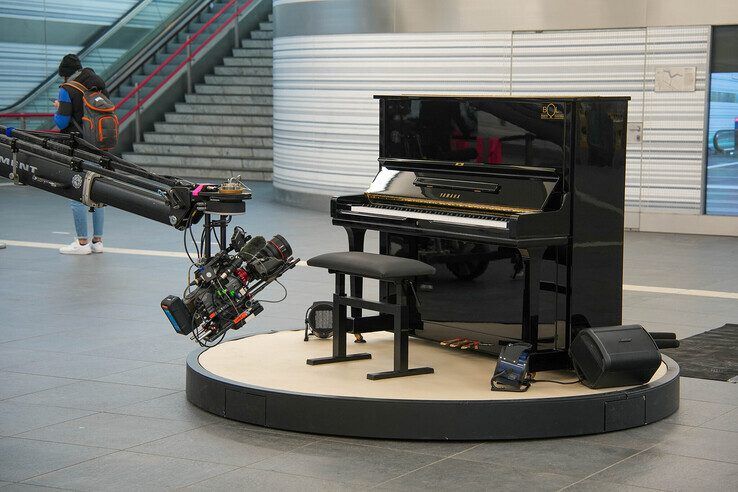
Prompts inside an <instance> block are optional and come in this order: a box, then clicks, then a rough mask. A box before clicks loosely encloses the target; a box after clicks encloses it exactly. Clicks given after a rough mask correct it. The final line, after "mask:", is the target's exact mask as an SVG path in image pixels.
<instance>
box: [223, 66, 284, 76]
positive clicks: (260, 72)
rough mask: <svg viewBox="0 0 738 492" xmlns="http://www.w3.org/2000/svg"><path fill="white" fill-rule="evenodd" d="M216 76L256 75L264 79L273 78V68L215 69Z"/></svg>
mask: <svg viewBox="0 0 738 492" xmlns="http://www.w3.org/2000/svg"><path fill="white" fill-rule="evenodd" d="M215 75H256V76H263V77H271V76H272V67H234V66H228V67H224V66H220V67H215Z"/></svg>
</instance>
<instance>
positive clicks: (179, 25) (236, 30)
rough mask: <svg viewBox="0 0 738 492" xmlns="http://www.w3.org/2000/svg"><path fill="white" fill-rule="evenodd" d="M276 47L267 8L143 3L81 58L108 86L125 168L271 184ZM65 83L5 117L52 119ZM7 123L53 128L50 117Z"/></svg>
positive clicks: (158, 0)
mask: <svg viewBox="0 0 738 492" xmlns="http://www.w3.org/2000/svg"><path fill="white" fill-rule="evenodd" d="M162 2H165V3H166V4H167V5H168V6H169V7H170V8H169V14H168V15H166V16H164V15H162V12H164V11H163V10H161V7H163V6H164V4H163V3H162ZM172 2H177V3H178V4H179V5H177V6H176V7H177V8H174V9H173V8H171V6H172ZM156 9H159V10H156ZM155 10H156V13H155V14H156V15H154V11H155ZM157 15H158V19H159V21H158V22H152V20H155V19H156V18H157V17H156V16H157ZM154 24H155V25H154ZM146 26H148V29H146ZM142 28H143V30H142ZM249 31H250V34H247V33H248V32H249ZM242 38H245V39H242ZM271 38H272V23H271V1H270V0H144V1H141V2H139V4H138V5H137V6H136V7H135V8H133V9H131V10H130V11H129V12H128V13H127V14H126V15H124V16H123V17H121V18H120V19H119V20H118V21H117V22H116V23H114V24H113V25H111V26H110V27H109V28H108V29H106V30H105V31H104V32H102V33H101V34H100V35H99V36H97V37H96V39H95V40H94V41H93V42H92V43H90V44H89V46H87V47H86V48H84V49H83V50H82V51H81V52H80V54H79V56H80V58H81V60H82V64H83V66H90V67H92V68H94V69H95V71H96V72H97V73H98V74H100V75H101V76H102V77H103V78H104V79H105V80H106V82H107V85H108V90H109V92H110V93H111V99H112V100H113V102H115V103H116V105H117V114H118V118H119V120H120V121H121V126H120V129H121V133H120V141H121V142H120V145H119V147H118V149H116V150H117V151H118V153H122V152H127V151H128V150H130V149H131V148H133V150H134V153H126V158H127V159H130V160H132V161H134V162H137V163H139V164H141V165H143V166H146V167H149V168H151V169H152V170H154V171H156V172H168V173H172V174H177V175H186V176H191V177H196V176H209V177H217V176H231V175H235V174H242V175H243V176H244V177H245V178H247V179H270V178H271V166H272V162H271V161H272V157H271V152H272V149H271V147H272V145H271V126H272V121H271V113H272V107H271V106H272V99H271V92H272V87H271V85H272V83H271V75H272V73H271V70H272V68H271V51H272V45H271ZM236 43H238V45H237V46H235V47H234V44H236ZM188 60H189V62H188ZM56 63H58V61H57V62H56ZM60 82H61V81H60V80H59V78H58V77H56V76H55V74H54V75H52V76H49V77H48V78H47V79H46V80H45V81H44V82H43V83H42V84H40V85H39V86H38V87H36V89H34V90H32V91H31V92H30V93H29V94H28V95H27V96H26V97H24V98H23V99H22V100H21V101H19V102H18V103H16V104H14V105H13V106H11V107H7V108H4V109H3V110H0V113H2V114H0V116H3V114H5V115H7V114H8V113H11V114H17V113H39V112H40V113H49V112H50V111H53V109H52V105H51V101H50V100H49V99H53V98H55V97H56V95H57V93H58V85H59V84H60ZM173 110H174V111H173ZM2 122H3V124H8V125H11V126H13V125H16V126H18V127H24V126H25V127H27V128H32V129H50V128H52V127H53V123H52V121H51V119H50V118H48V117H45V118H42V119H38V120H30V119H28V120H26V121H23V122H20V121H17V122H13V121H9V120H8V118H4V119H3V120H2ZM152 130H155V131H153V132H152ZM216 136H217V137H220V138H215V137H216ZM211 137H213V138H211ZM222 137H225V138H222ZM229 137H230V138H229ZM239 137H245V138H239ZM141 140H145V141H141Z"/></svg>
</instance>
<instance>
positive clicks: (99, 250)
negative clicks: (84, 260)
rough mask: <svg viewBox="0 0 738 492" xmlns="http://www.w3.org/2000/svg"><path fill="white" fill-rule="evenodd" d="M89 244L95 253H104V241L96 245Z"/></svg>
mask: <svg viewBox="0 0 738 492" xmlns="http://www.w3.org/2000/svg"><path fill="white" fill-rule="evenodd" d="M87 244H91V245H92V246H90V249H91V250H92V252H93V253H102V252H103V245H102V241H98V242H96V243H92V242H90V243H87Z"/></svg>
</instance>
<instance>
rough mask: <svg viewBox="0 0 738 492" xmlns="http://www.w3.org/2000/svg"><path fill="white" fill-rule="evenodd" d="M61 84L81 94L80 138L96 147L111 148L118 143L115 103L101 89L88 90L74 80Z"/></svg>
mask: <svg viewBox="0 0 738 492" xmlns="http://www.w3.org/2000/svg"><path fill="white" fill-rule="evenodd" d="M61 86H62V87H71V88H73V89H76V90H77V91H79V92H80V93H81V94H82V107H83V110H84V113H83V115H82V128H80V131H81V132H82V138H84V139H85V140H86V141H87V142H89V143H91V144H92V145H94V146H95V147H97V148H98V149H102V150H111V149H113V148H114V147H115V146H116V145H117V143H118V117H117V116H116V115H115V104H113V102H112V101H111V100H110V99H109V98H108V97H107V96H105V94H103V93H102V92H101V91H98V90H90V89H88V88H87V87H85V86H84V85H82V84H80V83H79V82H76V81H74V80H72V81H69V82H65V83H63V84H62V85H61ZM73 120H74V119H73ZM75 124H76V122H75ZM78 126H79V125H78Z"/></svg>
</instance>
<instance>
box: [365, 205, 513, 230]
mask: <svg viewBox="0 0 738 492" xmlns="http://www.w3.org/2000/svg"><path fill="white" fill-rule="evenodd" d="M351 211H352V212H355V213H360V214H365V215H373V216H376V217H400V218H407V219H423V220H432V221H434V222H444V223H447V224H454V225H464V226H476V227H489V228H492V229H507V221H504V220H497V219H480V218H474V217H463V216H459V215H446V214H442V213H433V212H414V211H411V210H394V209H389V208H383V207H367V206H363V205H361V206H360V205H353V206H351Z"/></svg>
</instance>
